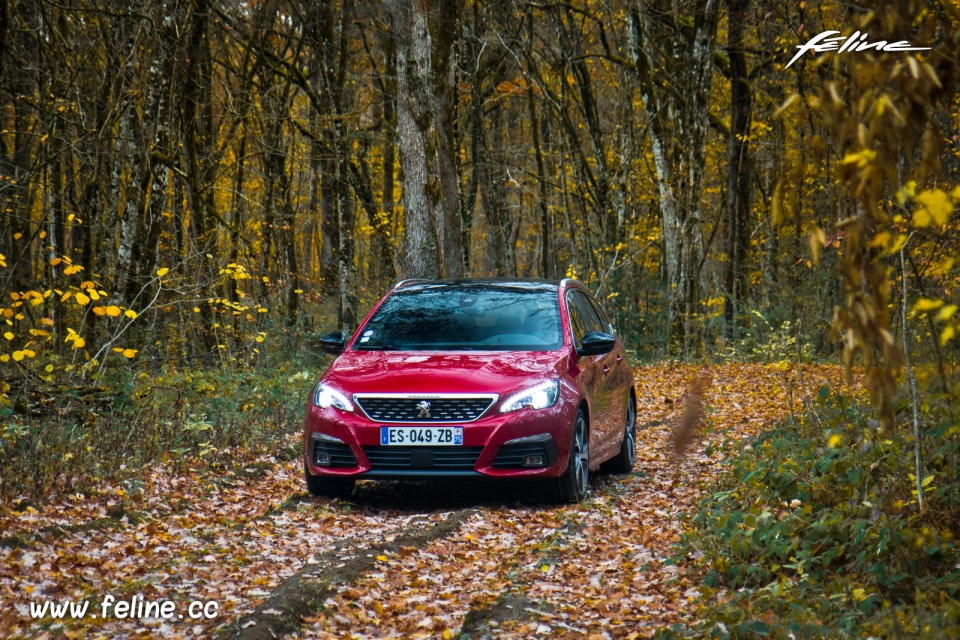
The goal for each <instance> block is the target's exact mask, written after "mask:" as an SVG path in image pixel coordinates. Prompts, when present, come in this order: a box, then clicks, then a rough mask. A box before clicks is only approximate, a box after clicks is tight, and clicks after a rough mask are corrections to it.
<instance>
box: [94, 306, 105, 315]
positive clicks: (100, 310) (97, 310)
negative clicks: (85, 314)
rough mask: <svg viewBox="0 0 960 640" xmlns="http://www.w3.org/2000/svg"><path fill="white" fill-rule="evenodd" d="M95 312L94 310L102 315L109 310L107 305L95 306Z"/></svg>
mask: <svg viewBox="0 0 960 640" xmlns="http://www.w3.org/2000/svg"><path fill="white" fill-rule="evenodd" d="M93 312H94V313H95V314H97V315H98V316H102V315H104V314H105V313H106V312H107V308H106V307H94V308H93Z"/></svg>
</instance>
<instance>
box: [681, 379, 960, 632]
mask: <svg viewBox="0 0 960 640" xmlns="http://www.w3.org/2000/svg"><path fill="white" fill-rule="evenodd" d="M958 408H960V407H958V406H957V402H956V400H955V396H954V400H953V401H952V402H951V401H949V400H947V399H943V398H941V399H931V400H928V401H925V403H924V412H923V414H922V419H923V420H924V424H923V425H922V436H921V440H922V447H921V451H922V475H921V480H920V483H921V485H922V491H923V498H924V500H923V502H924V504H923V509H922V510H921V509H920V505H919V501H918V496H917V491H916V486H917V482H916V477H915V476H914V441H913V438H912V436H910V435H909V433H910V427H909V426H907V425H905V426H903V427H902V429H903V431H902V432H901V433H899V434H897V435H896V436H893V437H892V438H890V439H886V438H883V437H879V436H877V434H876V432H875V430H874V429H873V428H872V427H873V426H874V425H873V422H872V421H871V420H869V419H867V417H866V416H867V415H869V413H868V411H869V410H868V409H866V408H863V409H862V408H861V407H860V406H859V405H858V404H857V402H856V401H854V400H853V399H851V398H850V397H847V396H843V395H836V394H833V393H831V391H830V390H829V389H828V388H822V389H820V394H819V399H818V401H817V402H815V403H812V404H811V406H810V407H808V411H806V413H804V414H802V415H800V416H798V418H797V422H793V421H785V422H782V423H780V424H779V425H777V426H776V427H774V428H773V429H772V430H770V431H768V432H766V433H764V434H762V435H761V436H760V437H759V438H758V439H757V440H756V442H754V443H753V444H752V445H751V446H749V447H746V450H744V451H742V452H741V453H739V455H738V456H737V457H736V459H735V460H734V461H733V464H732V467H731V471H730V472H729V473H728V474H727V475H726V477H725V479H724V480H723V482H722V484H721V486H719V487H718V489H719V490H717V491H715V492H714V493H712V494H711V495H709V496H708V497H707V498H705V499H704V500H703V501H702V503H701V505H700V507H699V511H698V512H697V513H695V514H693V515H692V518H691V521H690V527H689V530H688V532H687V533H686V534H685V535H684V537H683V540H682V542H681V545H680V556H681V557H683V558H685V559H687V561H689V560H690V559H693V565H694V568H695V570H699V571H701V572H702V577H703V586H702V588H701V593H702V596H703V597H702V598H701V600H700V601H699V602H700V603H701V604H700V607H701V610H700V611H698V612H697V613H696V615H695V619H697V620H698V622H697V623H696V624H695V625H693V626H692V627H685V628H675V629H672V630H670V631H665V632H663V635H665V636H672V637H698V638H699V637H711V638H754V637H773V638H820V637H826V638H834V637H835V638H849V637H862V638H868V637H874V638H907V637H910V638H957V637H960V548H958V543H957V539H956V537H957V536H958V535H960V478H958V469H960V466H958V463H960V425H958V423H957V419H956V416H957V415H958ZM901 409H902V413H901V416H902V417H903V420H902V422H903V423H909V420H908V419H907V416H908V415H909V412H908V410H907V407H906V406H905V402H904V403H902V405H901Z"/></svg>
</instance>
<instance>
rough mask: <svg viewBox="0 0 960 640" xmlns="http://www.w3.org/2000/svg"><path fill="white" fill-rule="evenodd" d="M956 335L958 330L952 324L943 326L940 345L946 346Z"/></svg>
mask: <svg viewBox="0 0 960 640" xmlns="http://www.w3.org/2000/svg"><path fill="white" fill-rule="evenodd" d="M955 335H956V330H955V329H954V328H953V325H952V324H948V325H947V326H946V327H944V328H943V332H942V333H941V334H940V346H941V347H945V346H947V343H948V342H950V341H951V340H953V337H954V336H955Z"/></svg>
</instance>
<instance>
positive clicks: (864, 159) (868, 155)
mask: <svg viewBox="0 0 960 640" xmlns="http://www.w3.org/2000/svg"><path fill="white" fill-rule="evenodd" d="M876 158H877V152H876V151H874V150H873V149H863V150H862V151H857V152H855V153H848V154H847V155H845V156H844V157H843V160H841V161H840V164H842V165H853V166H855V167H857V168H858V169H862V168H863V167H865V166H867V165H868V164H869V163H871V162H873V161H874V160H876Z"/></svg>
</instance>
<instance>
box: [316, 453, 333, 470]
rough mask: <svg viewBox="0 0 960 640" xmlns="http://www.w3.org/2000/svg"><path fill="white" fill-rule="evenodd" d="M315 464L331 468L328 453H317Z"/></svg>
mask: <svg viewBox="0 0 960 640" xmlns="http://www.w3.org/2000/svg"><path fill="white" fill-rule="evenodd" d="M313 464H315V465H317V466H318V467H329V466H330V454H329V453H327V452H326V451H317V452H316V455H314V457H313Z"/></svg>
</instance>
